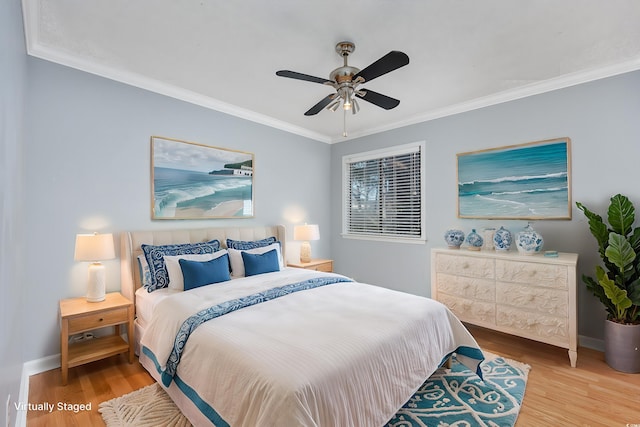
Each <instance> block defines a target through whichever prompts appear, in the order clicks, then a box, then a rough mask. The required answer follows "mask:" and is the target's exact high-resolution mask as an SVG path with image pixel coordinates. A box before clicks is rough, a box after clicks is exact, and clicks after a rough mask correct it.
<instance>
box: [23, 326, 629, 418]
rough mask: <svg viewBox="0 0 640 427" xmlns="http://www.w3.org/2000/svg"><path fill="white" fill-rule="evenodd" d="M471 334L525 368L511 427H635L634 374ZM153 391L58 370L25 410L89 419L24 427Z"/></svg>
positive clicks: (128, 370) (123, 379)
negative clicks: (33, 407) (65, 377)
mask: <svg viewBox="0 0 640 427" xmlns="http://www.w3.org/2000/svg"><path fill="white" fill-rule="evenodd" d="M469 330H470V331H471V333H472V334H473V335H474V336H475V337H476V340H477V341H478V343H479V344H480V346H481V347H482V348H483V349H486V350H487V351H490V352H492V353H496V354H499V355H502V356H504V357H508V358H511V359H515V360H518V361H520V362H524V363H527V364H529V365H530V366H531V372H530V373H529V382H528V384H527V390H526V393H525V396H524V403H523V406H522V409H521V411H520V416H519V418H518V422H517V423H516V427H529V426H531V427H560V426H562V427H565V426H567V427H573V426H591V427H596V426H606V427H640V374H634V375H631V374H623V373H620V372H617V371H614V370H613V369H611V368H609V367H608V366H607V365H606V363H605V362H604V355H603V354H602V353H600V352H597V351H594V350H590V349H586V348H580V349H579V351H578V366H577V368H571V367H570V366H569V358H568V356H567V352H566V351H565V350H564V349H561V348H556V347H552V346H549V345H546V344H541V343H537V342H534V341H530V340H526V339H523V338H518V337H513V336H510V335H505V334H501V333H499V332H494V331H488V330H484V329H480V328H476V327H471V326H470V327H469ZM151 383H153V379H152V378H151V377H150V376H149V374H147V372H146V371H145V370H144V368H142V366H141V365H140V364H139V363H138V361H137V359H136V361H135V362H134V363H133V364H129V363H128V362H127V359H126V357H125V356H123V355H120V356H114V357H111V358H109V359H105V360H101V361H98V362H93V363H91V364H88V365H84V366H79V367H77V368H73V369H70V370H69V384H68V385H67V386H66V387H65V386H62V385H60V369H55V370H53V371H48V372H44V373H41V374H38V375H34V376H32V377H31V379H30V386H29V402H30V403H41V402H52V403H54V405H56V404H57V402H67V403H89V402H90V403H91V411H81V412H78V413H77V414H75V413H73V412H69V411H66V412H65V411H58V410H54V411H53V412H52V413H51V414H49V413H45V412H43V411H31V412H29V413H28V414H27V425H28V426H29V427H37V426H65V427H66V426H100V425H104V423H103V422H102V418H101V417H100V414H99V413H98V404H99V403H100V402H103V401H105V400H109V399H111V398H114V397H117V396H121V395H123V394H126V393H129V392H131V391H133V390H136V389H139V388H141V387H143V386H145V385H148V384H151Z"/></svg>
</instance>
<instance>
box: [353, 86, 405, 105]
mask: <svg viewBox="0 0 640 427" xmlns="http://www.w3.org/2000/svg"><path fill="white" fill-rule="evenodd" d="M358 92H364V94H362V95H360V93H358ZM358 92H356V96H357V97H358V98H361V99H364V100H365V101H368V102H370V103H372V104H374V105H377V106H378V107H380V108H384V109H385V110H391V109H392V108H396V107H397V106H398V104H400V101H398V100H397V99H395V98H391V97H390V96H387V95H383V94H381V93H378V92H374V91H372V90H369V89H360V90H359V91H358Z"/></svg>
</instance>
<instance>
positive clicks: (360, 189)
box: [342, 142, 425, 243]
mask: <svg viewBox="0 0 640 427" xmlns="http://www.w3.org/2000/svg"><path fill="white" fill-rule="evenodd" d="M424 148H425V143H424V142H418V143H413V144H406V145H400V146H395V147H390V148H387V149H382V150H375V151H369V152H366V153H359V154H352V155H347V156H344V157H343V158H342V167H343V175H342V185H343V197H344V199H343V226H342V234H343V236H344V237H352V238H364V239H375V240H387V239H391V240H394V241H406V242H415V243H424V241H425V232H424V230H425V224H424V218H423V216H422V215H423V212H424V185H423V180H424V162H423V161H422V153H423V152H424Z"/></svg>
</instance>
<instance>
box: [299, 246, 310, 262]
mask: <svg viewBox="0 0 640 427" xmlns="http://www.w3.org/2000/svg"><path fill="white" fill-rule="evenodd" d="M300 262H311V244H310V243H309V242H302V245H300Z"/></svg>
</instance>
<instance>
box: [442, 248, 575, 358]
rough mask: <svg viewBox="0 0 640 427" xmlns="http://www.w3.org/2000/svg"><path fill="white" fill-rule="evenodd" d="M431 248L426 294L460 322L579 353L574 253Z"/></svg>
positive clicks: (570, 355)
mask: <svg viewBox="0 0 640 427" xmlns="http://www.w3.org/2000/svg"><path fill="white" fill-rule="evenodd" d="M558 255H559V256H558V257H557V258H552V257H545V256H544V255H542V254H535V255H520V254H518V252H499V251H478V252H475V251H469V250H465V249H459V250H455V249H432V250H431V297H432V298H433V299H435V300H437V301H440V302H442V303H444V304H445V305H446V306H447V307H449V309H450V310H451V311H453V313H455V315H456V316H457V317H458V318H459V319H460V320H462V321H463V322H467V323H471V324H474V325H478V326H482V327H485V328H489V329H494V330H497V331H501V332H505V333H508V334H512V335H517V336H520V337H525V338H529V339H532V340H536V341H541V342H545V343H547V344H552V345H555V346H558V347H563V348H566V349H568V350H569V361H570V362H571V366H572V367H575V366H576V361H577V359H578V351H577V350H578V320H577V319H578V318H577V314H576V268H577V263H578V255H577V254H571V253H559V254H558Z"/></svg>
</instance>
